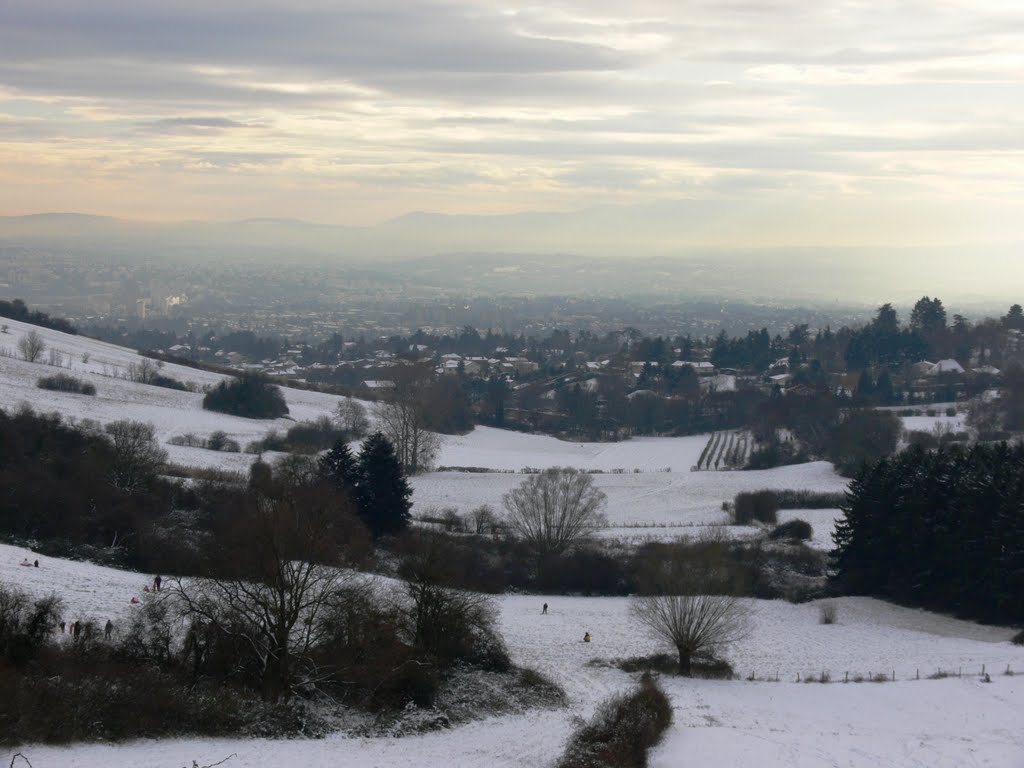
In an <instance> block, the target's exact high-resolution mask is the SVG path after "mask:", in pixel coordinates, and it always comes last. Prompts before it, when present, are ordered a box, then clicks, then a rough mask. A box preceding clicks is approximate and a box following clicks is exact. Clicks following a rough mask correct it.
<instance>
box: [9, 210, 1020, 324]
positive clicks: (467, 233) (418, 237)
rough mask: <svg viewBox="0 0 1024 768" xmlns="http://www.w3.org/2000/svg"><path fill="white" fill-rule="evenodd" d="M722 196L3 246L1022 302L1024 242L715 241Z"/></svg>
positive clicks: (91, 222) (56, 216) (734, 294)
mask: <svg viewBox="0 0 1024 768" xmlns="http://www.w3.org/2000/svg"><path fill="white" fill-rule="evenodd" d="M727 226H729V219H728V211H727V210H726V209H725V208H724V207H723V206H722V205H721V204H718V203H711V202H699V201H693V202H685V203H672V204H668V203H666V204H654V205H647V206H633V207H613V206H609V207H606V208H597V209H589V210H584V211H577V212H570V213H519V214H509V215H496V216H473V215H454V216H453V215H444V214H433V213H411V214H408V215H405V216H401V217H399V218H396V219H392V220H390V221H387V222H384V223H382V224H379V225H377V226H373V227H346V226H335V225H324V224H312V223H308V222H304V221H298V220H292V219H246V220H243V221H234V222H199V221H185V222H176V223H156V222H152V223H147V222H134V221H125V220H121V219H115V218H109V217H103V216H90V215H83V214H78V213H43V214H36V215H30V216H18V217H0V245H6V246H12V245H13V246H24V247H32V248H41V249H46V250H51V251H78V252H81V253H85V254H88V253H97V254H100V253H102V254H104V255H106V256H108V257H120V258H124V259H128V260H131V261H141V260H146V259H153V260H161V261H170V260H181V261H182V262H188V261H203V262H208V261H209V260H211V259H215V260H216V261H217V262H219V263H224V264H230V263H232V262H233V261H273V262H275V263H283V262H293V263H306V264H324V265H327V264H330V265H331V266H332V267H343V268H359V269H367V268H369V269H372V270H373V271H374V272H377V273H380V274H381V275H391V276H401V277H402V278H404V279H407V280H414V281H417V282H420V283H422V284H424V285H434V284H438V285H443V286H445V287H448V288H456V287H458V286H463V287H464V288H465V289H466V290H467V291H469V290H472V291H476V292H479V293H484V294H496V293H502V292H506V293H513V292H514V293H519V294H521V293H533V294H562V295H565V294H572V293H577V292H578V293H581V294H594V293H603V294H611V295H635V294H646V295H651V296H664V297H666V298H669V297H679V296H703V297H712V296H713V297H716V298H720V299H729V298H735V299H741V298H742V299H745V300H752V299H760V300H764V301H771V302H791V301H794V300H801V301H816V302H819V303H824V302H829V303H831V302H836V301H839V302H842V303H846V304H855V303H861V302H867V303H881V302H882V301H896V302H901V301H902V302H906V301H912V300H914V299H916V298H919V297H920V296H922V295H925V294H928V295H939V296H941V297H942V298H943V299H945V300H947V303H948V302H949V300H955V301H957V302H959V303H961V304H992V305H993V306H999V305H1001V304H1002V303H1006V302H1007V301H1021V300H1022V299H1024V270H1022V269H1020V268H1019V266H1018V258H1019V257H1020V256H1021V255H1022V254H1024V246H1018V245H1013V246H998V247H987V248H985V249H983V250H981V251H978V252H967V251H966V250H965V249H964V248H962V247H940V246H934V247H915V248H878V247H851V248H835V247H829V248H813V247H785V248H782V247H756V246H751V247H708V246H700V245H695V243H700V242H702V241H707V242H713V241H715V240H716V238H717V237H718V235H720V234H721V231H722V229H723V228H724V227H727Z"/></svg>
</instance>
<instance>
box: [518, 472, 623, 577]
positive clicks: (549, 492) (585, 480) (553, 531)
mask: <svg viewBox="0 0 1024 768" xmlns="http://www.w3.org/2000/svg"><path fill="white" fill-rule="evenodd" d="M606 500H607V499H606V497H605V495H604V493H603V492H602V491H601V490H600V489H598V488H595V487H594V479H593V477H592V476H591V475H588V474H587V473H586V472H581V471H580V470H578V469H573V468H571V467H552V468H551V469H545V470H544V471H543V472H539V473H537V474H535V475H531V476H530V477H529V478H527V479H526V480H524V481H523V483H522V485H520V486H519V487H518V488H515V489H513V490H511V491H509V492H508V493H506V494H505V496H504V498H503V503H504V505H505V510H506V513H507V514H506V516H505V523H506V525H507V526H508V528H509V530H510V531H512V533H513V534H514V535H516V536H518V537H519V538H521V539H523V541H525V542H526V544H527V545H528V546H529V547H530V548H531V549H532V550H533V552H534V553H535V554H536V555H537V558H538V560H540V561H543V560H544V558H546V557H547V556H548V555H560V554H562V553H563V552H565V551H566V550H567V549H569V548H570V547H571V546H573V545H574V544H575V543H577V542H578V541H580V540H582V539H584V538H586V537H587V536H590V535H591V534H593V533H594V532H595V531H597V530H598V529H599V528H601V527H602V526H603V525H604V524H605V517H604V515H603V514H602V510H603V509H604V506H605V503H606Z"/></svg>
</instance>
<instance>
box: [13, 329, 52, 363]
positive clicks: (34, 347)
mask: <svg viewBox="0 0 1024 768" xmlns="http://www.w3.org/2000/svg"><path fill="white" fill-rule="evenodd" d="M45 349H46V342H44V341H43V337H42V336H40V335H39V332H38V331H35V330H32V331H29V332H28V333H26V334H25V335H24V336H22V337H21V338H20V339H18V351H19V352H20V353H21V357H22V359H23V360H25V361H26V362H29V363H34V362H36V361H37V360H38V359H39V356H40V355H42V354H43V350H45Z"/></svg>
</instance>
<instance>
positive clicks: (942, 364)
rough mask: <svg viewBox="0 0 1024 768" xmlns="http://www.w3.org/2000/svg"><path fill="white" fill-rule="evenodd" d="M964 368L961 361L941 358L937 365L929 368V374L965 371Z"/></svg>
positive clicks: (936, 374)
mask: <svg viewBox="0 0 1024 768" xmlns="http://www.w3.org/2000/svg"><path fill="white" fill-rule="evenodd" d="M963 372H964V368H963V366H962V365H960V363H958V362H957V361H956V360H953V359H952V358H950V359H946V360H939V362H937V363H936V364H935V365H933V366H932V367H931V368H929V369H928V375H929V376H938V375H939V374H940V373H963Z"/></svg>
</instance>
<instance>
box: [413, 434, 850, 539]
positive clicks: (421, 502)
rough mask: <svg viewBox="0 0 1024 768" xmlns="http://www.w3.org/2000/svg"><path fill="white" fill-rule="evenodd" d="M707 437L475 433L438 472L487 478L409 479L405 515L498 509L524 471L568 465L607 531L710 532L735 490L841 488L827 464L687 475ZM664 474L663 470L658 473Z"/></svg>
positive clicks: (458, 440) (450, 451) (443, 456)
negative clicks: (583, 473) (587, 438)
mask: <svg viewBox="0 0 1024 768" xmlns="http://www.w3.org/2000/svg"><path fill="white" fill-rule="evenodd" d="M707 442H708V436H707V435H697V436H693V437H646V438H635V439H633V440H626V441H623V442H618V443H580V442H566V441H563V440H558V439H556V438H553V437H546V436H543V435H528V434H523V433H519V432H507V431H503V430H498V429H492V428H489V427H477V428H476V429H474V430H473V431H472V432H470V433H469V434H468V435H462V436H458V437H446V438H445V440H444V443H443V444H442V448H441V452H440V455H439V457H438V461H437V464H438V466H449V467H481V468H487V469H489V470H492V472H490V473H466V472H432V473H429V474H426V475H421V476H418V477H415V478H413V480H412V484H413V489H414V493H413V504H414V508H413V511H414V513H416V514H423V513H426V512H428V511H432V510H437V509H443V508H445V507H453V508H455V509H456V510H458V511H459V512H462V513H464V512H468V511H470V510H472V509H474V508H476V507H478V506H480V505H481V504H489V505H491V506H492V507H494V508H496V509H498V508H500V506H501V499H502V496H503V495H504V494H505V493H507V492H508V491H510V490H512V489H513V488H515V487H516V486H518V485H519V484H520V483H522V482H523V481H524V480H525V479H526V476H525V475H523V474H508V473H509V472H510V471H511V472H518V471H520V470H522V469H523V468H524V467H534V468H546V467H553V466H569V467H575V468H577V469H582V470H587V471H595V472H596V474H594V475H593V479H594V485H595V486H596V487H597V488H599V489H600V490H601V491H603V492H604V493H605V494H606V495H607V497H608V506H607V510H606V513H607V516H608V520H609V523H610V524H611V525H612V526H613V527H616V526H623V525H628V526H637V525H640V526H661V525H674V526H697V525H717V524H721V523H723V522H726V521H727V520H728V514H727V513H726V512H723V511H722V502H723V501H732V500H733V498H734V497H735V496H736V494H737V493H739V492H740V491H756V490H761V489H765V488H770V489H786V488H799V489H806V490H813V491H820V492H833V493H838V492H841V491H843V490H845V489H846V487H847V483H848V481H847V480H846V479H845V478H843V477H840V476H839V475H838V474H837V473H836V472H835V470H834V469H833V468H832V465H831V464H829V463H827V462H820V461H819V462H810V463H807V464H796V465H793V466H788V467H778V468H776V469H770V470H759V471H750V472H692V471H690V468H691V467H692V466H694V465H696V463H697V460H698V459H699V458H700V454H701V452H702V451H703V450H704V447H705V446H706V445H707ZM666 470H669V471H666Z"/></svg>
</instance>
